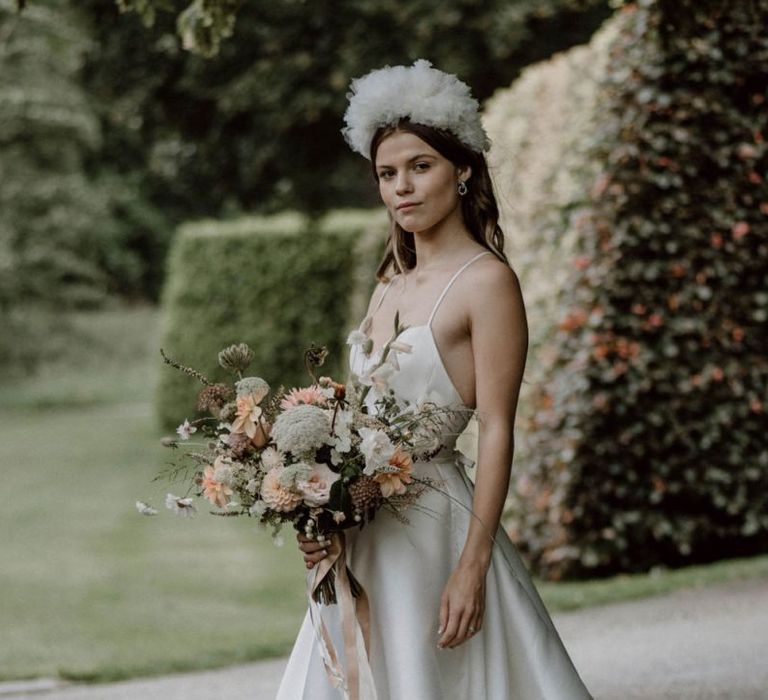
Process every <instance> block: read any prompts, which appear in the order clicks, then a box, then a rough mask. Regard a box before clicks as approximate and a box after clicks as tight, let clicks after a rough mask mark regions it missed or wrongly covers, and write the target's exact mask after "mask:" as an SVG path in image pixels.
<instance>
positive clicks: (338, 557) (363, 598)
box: [307, 531, 377, 700]
mask: <svg viewBox="0 0 768 700" xmlns="http://www.w3.org/2000/svg"><path fill="white" fill-rule="evenodd" d="M327 550H328V555H327V556H326V557H325V558H324V559H321V560H320V561H319V562H318V564H317V566H316V567H315V575H314V578H313V579H312V580H311V581H309V579H308V582H309V589H308V591H307V594H308V597H309V615H310V618H311V620H312V626H313V628H314V630H315V637H316V639H317V642H318V645H319V647H320V652H321V656H322V658H323V664H324V666H325V671H326V674H327V675H328V678H329V680H330V681H331V685H332V686H333V687H334V688H338V687H341V689H342V691H343V693H344V700H377V696H376V687H375V685H374V682H373V673H372V671H371V666H370V663H369V655H370V651H371V649H370V647H371V645H370V605H369V603H368V596H367V594H366V592H365V589H364V588H363V587H362V586H360V594H359V596H358V597H357V599H355V597H354V596H353V595H352V587H351V585H350V581H349V576H348V574H347V557H346V538H345V536H344V532H343V531H342V532H334V533H333V535H332V536H331V544H330V545H329V546H328V547H327ZM331 572H333V575H334V578H335V581H334V586H335V589H336V601H337V605H338V606H339V616H340V618H341V628H342V635H343V639H344V656H345V659H346V665H347V673H346V675H345V673H344V669H343V668H342V666H341V663H340V662H339V658H338V654H337V653H336V648H335V647H334V645H333V641H332V640H331V637H330V635H329V634H328V628H327V627H326V625H325V622H324V621H323V617H322V614H321V610H320V606H319V604H318V603H317V601H315V592H316V591H317V589H318V587H319V586H320V584H321V582H322V581H323V579H325V577H326V576H328V575H329V574H330V573H331Z"/></svg>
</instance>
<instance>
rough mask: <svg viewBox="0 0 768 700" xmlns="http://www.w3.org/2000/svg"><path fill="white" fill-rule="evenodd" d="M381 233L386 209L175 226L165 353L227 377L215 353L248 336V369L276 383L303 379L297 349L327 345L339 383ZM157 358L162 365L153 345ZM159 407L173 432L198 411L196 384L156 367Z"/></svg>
mask: <svg viewBox="0 0 768 700" xmlns="http://www.w3.org/2000/svg"><path fill="white" fill-rule="evenodd" d="M386 231H387V220H386V214H385V212H384V210H383V209H382V210H377V211H364V210H350V211H337V212H332V213H330V214H328V215H326V216H324V217H323V218H321V219H309V218H305V217H303V216H300V215H298V214H293V213H287V214H280V215H274V216H270V217H247V218H240V219H236V220H232V221H212V220H204V221H197V222H190V223H186V224H184V225H182V226H180V227H179V230H178V232H177V234H176V236H175V237H174V240H173V244H172V247H171V251H170V254H169V261H168V271H167V277H166V285H165V287H164V288H163V291H162V308H163V319H162V325H163V328H162V334H161V335H162V342H161V346H162V348H163V350H164V351H165V352H166V354H167V355H169V356H170V357H172V358H173V359H175V360H178V361H179V362H181V363H182V364H185V365H190V366H193V367H195V368H196V369H199V370H200V371H202V372H203V373H204V374H205V375H206V376H207V377H208V378H209V379H211V380H212V381H222V380H231V376H230V375H227V374H226V373H225V372H224V370H222V369H221V368H220V367H219V366H218V361H217V355H218V351H219V350H220V349H221V348H223V347H226V346H227V345H229V344H231V343H236V342H245V343H248V344H249V345H250V346H251V348H252V349H253V350H254V353H255V358H254V361H253V363H252V365H251V367H252V371H253V373H255V374H257V375H258V376H261V377H263V378H264V379H266V380H267V382H269V383H270V385H271V386H272V387H273V388H274V389H277V388H278V385H279V384H283V385H285V387H286V389H289V388H291V387H292V386H299V385H306V384H307V383H309V382H310V381H311V380H310V378H309V376H308V375H307V373H306V370H305V369H304V363H303V352H304V350H305V349H306V348H307V347H309V345H310V344H311V343H317V344H321V345H326V346H327V348H328V350H329V356H328V358H327V360H326V364H325V365H324V373H325V374H329V375H331V376H334V377H335V378H337V380H338V378H342V381H343V380H346V378H347V373H348V350H349V348H348V346H347V345H346V343H345V341H346V336H347V333H348V331H349V329H350V328H352V327H353V326H356V325H357V324H359V322H360V321H361V320H362V318H363V315H364V314H365V309H366V305H367V299H368V298H369V296H370V293H371V292H372V290H373V288H374V287H375V284H376V279H375V269H376V264H377V263H378V259H379V256H380V255H381V254H382V253H383V246H384V242H385V237H386ZM157 358H158V362H159V363H161V364H162V363H163V360H162V358H161V355H160V353H159V349H158V355H157ZM160 371H161V375H160V381H159V382H158V385H157V386H158V388H157V396H156V410H157V416H158V418H159V421H160V423H161V424H162V425H163V426H164V427H166V428H171V427H175V426H177V425H178V424H179V423H180V422H182V421H183V420H184V418H185V417H188V418H190V419H192V418H193V417H195V416H197V417H199V416H202V415H204V414H203V413H198V412H197V411H196V396H197V392H198V391H199V389H200V387H201V384H200V383H199V382H198V381H197V380H195V379H192V378H190V377H189V376H188V375H186V374H184V373H182V372H180V371H178V370H177V369H174V368H172V367H170V366H166V365H164V364H163V366H162V369H161V370H160Z"/></svg>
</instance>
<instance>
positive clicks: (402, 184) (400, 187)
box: [395, 173, 411, 195]
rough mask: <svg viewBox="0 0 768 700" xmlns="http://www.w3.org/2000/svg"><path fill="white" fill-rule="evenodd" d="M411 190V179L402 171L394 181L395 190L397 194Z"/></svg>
mask: <svg viewBox="0 0 768 700" xmlns="http://www.w3.org/2000/svg"><path fill="white" fill-rule="evenodd" d="M410 191H411V180H410V178H409V177H408V175H407V174H406V173H402V174H400V175H398V176H397V181H396V182H395V192H397V194H399V195H403V194H406V193H408V192H410Z"/></svg>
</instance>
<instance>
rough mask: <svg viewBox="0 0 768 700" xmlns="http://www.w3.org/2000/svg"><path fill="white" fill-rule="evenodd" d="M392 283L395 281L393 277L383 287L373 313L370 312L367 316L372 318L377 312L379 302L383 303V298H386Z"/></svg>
mask: <svg viewBox="0 0 768 700" xmlns="http://www.w3.org/2000/svg"><path fill="white" fill-rule="evenodd" d="M394 281H395V278H394V276H393V277H392V279H391V280H389V282H387V286H386V287H384V291H383V292H382V293H381V296H380V297H379V301H378V303H377V304H376V308H375V309H374V310H373V311H371V313H369V314H368V316H369V317H370V316H373V314H375V313H376V312H377V311H378V310H379V307H380V306H381V302H382V301H384V297H385V296H387V292H388V291H389V288H390V287H391V286H392V282H394Z"/></svg>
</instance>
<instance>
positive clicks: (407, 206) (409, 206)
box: [397, 202, 419, 211]
mask: <svg viewBox="0 0 768 700" xmlns="http://www.w3.org/2000/svg"><path fill="white" fill-rule="evenodd" d="M417 206H419V204H418V202H409V203H408V204H400V205H399V206H398V207H397V210H398V211H403V210H405V209H412V208H413V207H417Z"/></svg>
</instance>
